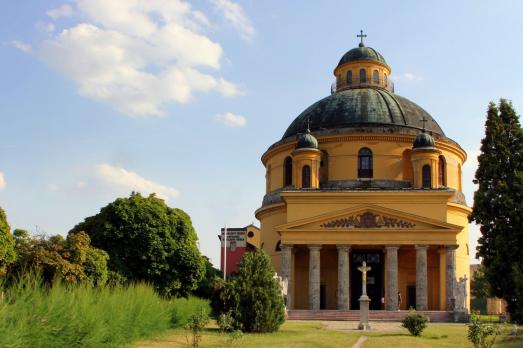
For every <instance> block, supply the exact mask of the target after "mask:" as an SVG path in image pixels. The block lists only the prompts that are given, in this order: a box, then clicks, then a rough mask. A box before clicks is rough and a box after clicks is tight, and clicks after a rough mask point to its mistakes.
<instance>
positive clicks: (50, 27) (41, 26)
mask: <svg viewBox="0 0 523 348" xmlns="http://www.w3.org/2000/svg"><path fill="white" fill-rule="evenodd" d="M35 26H36V29H38V30H41V31H44V32H46V33H52V32H53V31H54V30H55V25H54V24H53V23H49V22H42V21H40V22H36V24H35Z"/></svg>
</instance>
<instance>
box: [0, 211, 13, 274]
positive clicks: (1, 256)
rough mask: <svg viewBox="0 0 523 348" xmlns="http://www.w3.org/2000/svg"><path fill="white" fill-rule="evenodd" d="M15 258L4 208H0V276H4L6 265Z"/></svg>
mask: <svg viewBox="0 0 523 348" xmlns="http://www.w3.org/2000/svg"><path fill="white" fill-rule="evenodd" d="M15 260H16V252H15V241H14V239H13V236H12V235H11V227H10V226H9V224H8V223H7V216H6V215H5V212H4V210H3V209H2V208H0V278H1V277H3V276H5V274H6V273H7V268H8V266H9V265H10V264H12V263H13V262H15Z"/></svg>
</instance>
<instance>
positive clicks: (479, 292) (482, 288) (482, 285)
mask: <svg viewBox="0 0 523 348" xmlns="http://www.w3.org/2000/svg"><path fill="white" fill-rule="evenodd" d="M470 292H471V293H472V296H475V297H476V298H481V299H484V298H485V299H486V298H488V297H490V293H491V291H490V284H489V282H488V280H487V278H486V277H485V269H484V267H483V266H480V267H479V268H478V270H477V271H476V272H475V273H474V276H473V277H472V281H471V282H470Z"/></svg>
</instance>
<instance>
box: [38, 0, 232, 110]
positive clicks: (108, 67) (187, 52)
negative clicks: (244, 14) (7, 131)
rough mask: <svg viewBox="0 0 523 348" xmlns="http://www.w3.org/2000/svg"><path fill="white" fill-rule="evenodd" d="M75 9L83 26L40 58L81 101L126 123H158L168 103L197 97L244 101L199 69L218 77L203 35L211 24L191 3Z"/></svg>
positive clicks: (132, 0)
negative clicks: (110, 110)
mask: <svg viewBox="0 0 523 348" xmlns="http://www.w3.org/2000/svg"><path fill="white" fill-rule="evenodd" d="M76 7H77V11H76V12H77V14H78V16H81V18H82V19H83V20H84V22H82V23H79V24H76V25H74V26H72V27H69V28H67V29H64V30H63V31H61V32H60V33H56V34H55V35H54V36H53V37H52V38H51V39H49V40H46V41H44V42H43V43H42V45H41V48H40V51H39V55H40V57H41V58H42V59H43V60H44V61H45V62H47V63H48V64H49V65H50V66H52V67H53V68H54V69H56V70H57V71H58V72H60V73H62V74H64V75H65V76H67V77H68V78H70V79H71V80H73V81H75V82H76V83H77V84H78V90H79V93H80V94H81V95H83V96H86V97H88V98H91V99H94V100H96V101H101V102H105V103H108V104H110V105H112V106H113V107H115V108H116V109H117V110H119V111H121V112H123V113H126V114H128V115H131V116H161V115H164V114H165V111H164V110H163V106H164V105H165V104H166V103H170V102H177V103H186V102H188V101H190V100H191V99H192V98H193V94H194V93H197V92H211V91H216V92H218V93H220V94H222V95H223V96H226V97H230V96H235V95H239V94H241V91H240V89H239V88H238V87H237V86H236V85H235V84H234V83H232V82H230V81H227V80H225V79H224V78H222V77H216V76H213V75H211V74H209V73H208V72H202V71H201V70H200V69H201V68H206V70H208V69H209V68H210V69H214V70H218V69H219V68H220V61H221V59H222V56H223V49H222V47H221V46H220V44H219V43H217V42H214V41H212V40H211V39H210V38H208V37H207V36H205V35H204V34H202V32H201V29H202V26H203V27H205V26H207V25H208V23H209V22H208V19H207V17H206V16H205V15H204V14H203V13H202V12H200V11H196V10H193V9H192V8H191V5H190V4H189V3H187V2H185V1H183V0H150V1H141V0H126V1H116V0H115V1H106V0H77V1H76ZM60 8H61V7H60Z"/></svg>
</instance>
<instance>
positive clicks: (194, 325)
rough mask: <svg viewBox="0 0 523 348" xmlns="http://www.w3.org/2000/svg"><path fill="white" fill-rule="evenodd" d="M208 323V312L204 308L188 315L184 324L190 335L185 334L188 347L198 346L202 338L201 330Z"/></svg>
mask: <svg viewBox="0 0 523 348" xmlns="http://www.w3.org/2000/svg"><path fill="white" fill-rule="evenodd" d="M208 323H209V314H208V313H207V312H205V311H204V310H202V311H198V312H196V313H193V314H192V315H191V316H190V317H189V320H188V321H187V324H185V330H186V331H187V332H188V333H190V334H191V336H189V335H187V336H186V338H187V346H188V347H199V345H200V341H201V340H202V331H203V329H204V328H205V326H206V325H207V324H208Z"/></svg>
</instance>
